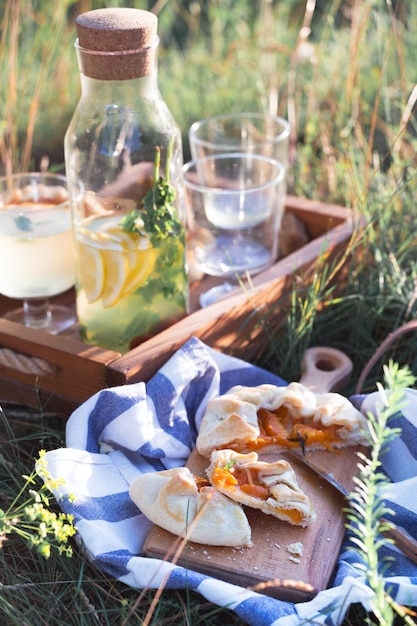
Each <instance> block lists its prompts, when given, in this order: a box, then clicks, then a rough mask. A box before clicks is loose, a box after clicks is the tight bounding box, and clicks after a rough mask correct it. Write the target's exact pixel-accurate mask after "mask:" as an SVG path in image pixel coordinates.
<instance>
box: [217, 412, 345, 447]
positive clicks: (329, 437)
mask: <svg viewBox="0 0 417 626" xmlns="http://www.w3.org/2000/svg"><path fill="white" fill-rule="evenodd" d="M257 415H258V425H259V430H260V436H259V437H258V438H257V439H254V440H253V441H251V442H246V443H245V444H244V445H240V444H238V443H233V444H228V447H229V448H232V449H233V450H236V451H237V452H241V451H243V450H250V451H253V450H260V449H262V448H265V447H266V446H269V445H278V446H282V447H283V448H297V447H300V446H301V447H304V446H306V445H307V446H308V445H309V444H315V443H320V444H321V445H323V446H324V447H325V448H328V449H329V448H331V447H332V444H334V443H338V442H340V441H341V440H340V437H339V436H338V434H337V430H338V428H340V426H330V427H322V428H319V427H317V426H309V425H308V424H304V423H302V422H301V421H295V420H294V418H292V417H291V416H290V415H289V413H288V411H287V409H286V408H285V407H280V408H279V409H277V410H276V411H270V410H269V409H265V408H260V409H259V410H258V413H257Z"/></svg>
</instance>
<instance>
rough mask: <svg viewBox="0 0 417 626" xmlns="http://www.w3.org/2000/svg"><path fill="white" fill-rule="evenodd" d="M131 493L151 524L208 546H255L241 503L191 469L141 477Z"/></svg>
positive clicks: (171, 470)
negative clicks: (221, 491) (199, 476)
mask: <svg viewBox="0 0 417 626" xmlns="http://www.w3.org/2000/svg"><path fill="white" fill-rule="evenodd" d="M129 493H130V497H131V498H132V500H133V502H134V503H135V504H136V506H137V507H138V508H139V509H140V510H141V511H142V513H143V514H144V515H146V517H147V518H148V519H149V520H150V521H151V522H153V523H154V524H156V525H157V526H160V527H161V528H164V529H165V530H168V531H169V532H171V533H173V534H174V535H178V536H180V537H187V538H188V539H189V540H190V541H194V542H196V543H203V544H206V545H221V546H230V547H233V546H234V547H237V546H250V545H251V528H250V526H249V522H248V520H247V518H246V515H245V513H244V512H243V510H242V508H241V507H240V506H239V504H237V503H236V502H233V500H230V499H229V498H227V497H226V496H224V495H222V494H221V493H220V492H219V491H218V490H217V489H215V488H213V487H211V486H210V485H209V484H208V481H207V480H205V479H199V478H198V477H196V476H194V475H193V474H192V473H191V471H190V470H189V469H188V468H187V467H178V468H174V469H170V470H164V471H160V472H151V473H148V474H142V475H141V476H137V477H136V478H135V480H134V481H133V482H132V484H131V486H130V490H129Z"/></svg>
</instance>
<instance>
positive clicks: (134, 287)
mask: <svg viewBox="0 0 417 626" xmlns="http://www.w3.org/2000/svg"><path fill="white" fill-rule="evenodd" d="M121 221H122V217H121V216H120V215H113V216H111V217H107V216H105V217H92V218H86V219H85V220H83V222H82V223H81V224H80V225H79V227H78V229H77V231H76V240H75V245H76V260H77V267H76V273H77V313H78V320H79V324H80V331H81V336H82V337H83V339H84V340H85V341H87V342H88V343H92V344H96V345H100V346H103V347H106V348H109V349H112V350H116V351H118V352H126V351H127V350H129V349H130V348H132V347H133V346H134V345H135V343H137V342H139V341H141V340H143V339H144V338H146V336H147V335H151V334H153V333H154V332H157V331H158V330H161V328H162V326H164V325H169V323H173V322H175V321H177V320H178V319H180V318H181V317H183V316H184V315H185V313H186V312H187V276H186V272H185V233H184V231H181V232H179V233H178V235H177V236H171V237H169V238H166V239H164V240H162V241H161V242H160V245H159V246H154V245H152V244H151V241H150V239H149V237H147V236H146V235H141V234H139V233H138V232H126V231H125V230H123V228H122V225H121Z"/></svg>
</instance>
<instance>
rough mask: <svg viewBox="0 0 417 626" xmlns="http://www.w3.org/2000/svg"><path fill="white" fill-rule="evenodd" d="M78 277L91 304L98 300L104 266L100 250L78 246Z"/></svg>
mask: <svg viewBox="0 0 417 626" xmlns="http://www.w3.org/2000/svg"><path fill="white" fill-rule="evenodd" d="M79 250H80V252H79V266H80V271H79V276H80V283H81V288H82V289H83V290H84V292H85V295H86V298H87V301H88V302H89V303H90V304H91V303H92V302H95V301H96V300H98V299H99V298H100V296H101V293H102V291H103V287H104V265H103V259H102V256H101V253H100V250H97V248H93V247H91V246H88V245H86V244H84V243H80V244H79Z"/></svg>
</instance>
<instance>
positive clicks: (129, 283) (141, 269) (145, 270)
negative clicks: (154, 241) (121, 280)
mask: <svg viewBox="0 0 417 626" xmlns="http://www.w3.org/2000/svg"><path fill="white" fill-rule="evenodd" d="M156 257H157V251H156V250H155V249H154V248H145V249H144V250H141V249H139V250H136V251H135V252H134V253H133V252H130V253H129V260H130V267H129V275H128V277H127V279H126V283H125V286H124V289H123V295H124V296H128V295H130V294H131V293H133V292H134V291H136V289H138V288H139V287H141V286H142V285H144V284H145V283H146V281H147V280H148V278H149V277H150V275H151V274H152V270H153V268H154V266H155V261H156Z"/></svg>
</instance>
